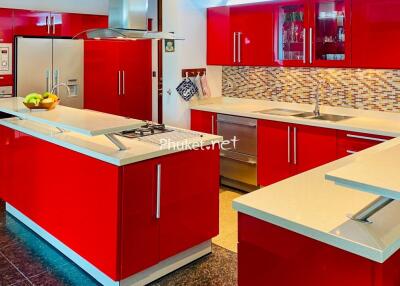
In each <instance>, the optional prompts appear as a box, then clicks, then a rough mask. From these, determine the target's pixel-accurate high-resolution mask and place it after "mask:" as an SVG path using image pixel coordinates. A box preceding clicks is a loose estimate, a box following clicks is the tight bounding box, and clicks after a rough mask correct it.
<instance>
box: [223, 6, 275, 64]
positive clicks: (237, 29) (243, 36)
mask: <svg viewBox="0 0 400 286" xmlns="http://www.w3.org/2000/svg"><path fill="white" fill-rule="evenodd" d="M230 15H231V31H232V33H233V34H232V37H233V38H234V39H233V49H232V52H235V54H234V56H233V60H234V64H236V65H244V66H260V65H261V66H268V65H272V63H273V7H272V5H270V4H253V5H241V6H233V7H232V8H231V13H230Z"/></svg>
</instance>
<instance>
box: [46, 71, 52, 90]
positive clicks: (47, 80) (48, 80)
mask: <svg viewBox="0 0 400 286" xmlns="http://www.w3.org/2000/svg"><path fill="white" fill-rule="evenodd" d="M46 91H48V92H50V91H51V90H50V71H49V70H46Z"/></svg>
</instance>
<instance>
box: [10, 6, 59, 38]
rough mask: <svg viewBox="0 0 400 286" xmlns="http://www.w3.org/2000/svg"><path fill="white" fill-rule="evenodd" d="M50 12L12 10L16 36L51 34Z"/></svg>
mask: <svg viewBox="0 0 400 286" xmlns="http://www.w3.org/2000/svg"><path fill="white" fill-rule="evenodd" d="M50 22H51V15H50V12H41V11H30V10H17V9H16V10H14V34H15V35H16V36H49V35H51V33H52V29H51V25H50Z"/></svg>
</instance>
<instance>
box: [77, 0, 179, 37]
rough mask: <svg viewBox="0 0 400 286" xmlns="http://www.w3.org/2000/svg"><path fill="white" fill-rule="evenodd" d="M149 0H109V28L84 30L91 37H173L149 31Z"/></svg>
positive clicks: (172, 35) (83, 33)
mask: <svg viewBox="0 0 400 286" xmlns="http://www.w3.org/2000/svg"><path fill="white" fill-rule="evenodd" d="M148 10H149V0H109V15H108V29H92V30H88V31H84V32H82V33H80V34H78V35H76V36H75V37H74V38H78V37H80V36H82V35H86V37H87V38H89V39H128V40H129V39H156V40H160V39H173V40H182V39H179V38H177V37H176V36H175V34H173V33H167V32H152V31H148V30H147V27H148V19H149V18H148Z"/></svg>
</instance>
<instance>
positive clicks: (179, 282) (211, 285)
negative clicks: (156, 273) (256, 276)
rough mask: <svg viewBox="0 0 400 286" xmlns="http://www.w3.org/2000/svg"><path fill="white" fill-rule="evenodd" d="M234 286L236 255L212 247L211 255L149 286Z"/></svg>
mask: <svg viewBox="0 0 400 286" xmlns="http://www.w3.org/2000/svg"><path fill="white" fill-rule="evenodd" d="M184 285H185V286H235V285H237V255H236V253H234V252H231V251H229V250H226V249H224V248H221V247H219V246H216V245H213V253H212V254H210V255H208V256H205V257H203V258H200V259H199V260H197V261H195V262H194V263H192V264H190V265H187V266H185V267H183V268H181V269H178V270H177V271H175V272H173V273H171V274H169V275H167V276H165V277H163V278H161V279H160V280H158V281H156V282H154V283H152V284H151V286H184Z"/></svg>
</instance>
